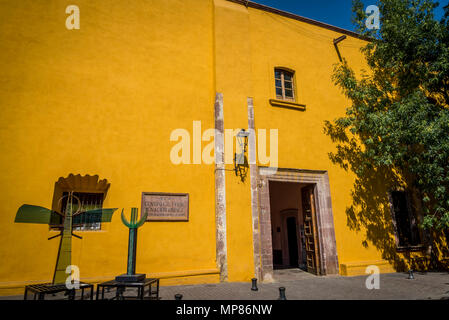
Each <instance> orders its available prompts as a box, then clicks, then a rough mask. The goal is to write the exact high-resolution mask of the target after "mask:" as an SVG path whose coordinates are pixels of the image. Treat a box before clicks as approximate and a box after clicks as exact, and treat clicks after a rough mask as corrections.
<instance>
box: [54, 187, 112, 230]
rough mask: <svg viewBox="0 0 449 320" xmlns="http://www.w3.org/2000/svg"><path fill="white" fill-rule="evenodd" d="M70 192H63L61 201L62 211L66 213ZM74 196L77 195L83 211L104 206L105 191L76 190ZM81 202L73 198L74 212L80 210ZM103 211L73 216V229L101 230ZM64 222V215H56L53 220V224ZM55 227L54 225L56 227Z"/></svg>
mask: <svg viewBox="0 0 449 320" xmlns="http://www.w3.org/2000/svg"><path fill="white" fill-rule="evenodd" d="M67 195H68V192H64V193H63V199H62V201H61V212H62V213H64V214H65V211H66V208H67V199H68V197H67ZM73 195H74V197H77V198H78V199H79V200H80V202H81V212H84V211H87V210H92V209H101V208H102V207H103V200H104V194H103V193H84V192H74V193H73ZM79 206H80V203H78V201H77V199H76V198H74V200H73V209H72V213H75V212H77V211H78V209H79ZM98 221H101V213H99V214H88V215H87V214H81V215H76V216H74V217H73V220H72V224H73V230H77V231H95V230H101V222H98ZM62 223H63V221H62V217H59V216H58V217H56V219H54V220H53V221H52V222H51V225H53V226H55V225H61V224H62ZM54 228H55V227H53V229H54Z"/></svg>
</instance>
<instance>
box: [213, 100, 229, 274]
mask: <svg viewBox="0 0 449 320" xmlns="http://www.w3.org/2000/svg"><path fill="white" fill-rule="evenodd" d="M214 114H215V117H214V118H215V150H214V152H215V229H216V259H217V267H218V268H219V269H220V281H226V280H227V279H228V253H227V245H226V184H225V170H224V169H225V164H224V121H223V94H221V93H217V94H216V95H215V105H214Z"/></svg>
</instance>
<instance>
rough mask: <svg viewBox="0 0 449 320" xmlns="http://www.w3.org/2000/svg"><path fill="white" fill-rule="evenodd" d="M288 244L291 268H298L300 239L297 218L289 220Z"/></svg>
mask: <svg viewBox="0 0 449 320" xmlns="http://www.w3.org/2000/svg"><path fill="white" fill-rule="evenodd" d="M287 240H288V241H287V242H288V253H289V258H290V266H291V267H298V266H299V264H298V238H297V231H296V218H295V217H288V218H287Z"/></svg>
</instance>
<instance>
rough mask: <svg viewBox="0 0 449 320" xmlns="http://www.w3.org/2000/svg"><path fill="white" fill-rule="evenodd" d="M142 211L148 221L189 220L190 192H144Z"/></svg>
mask: <svg viewBox="0 0 449 320" xmlns="http://www.w3.org/2000/svg"><path fill="white" fill-rule="evenodd" d="M141 212H142V214H143V213H144V212H147V214H148V217H147V221H189V194H188V193H162V192H143V193H142V210H141Z"/></svg>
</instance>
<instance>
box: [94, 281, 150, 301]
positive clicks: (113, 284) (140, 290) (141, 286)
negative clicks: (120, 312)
mask: <svg viewBox="0 0 449 320" xmlns="http://www.w3.org/2000/svg"><path fill="white" fill-rule="evenodd" d="M153 285H155V286H156V287H155V290H153ZM145 287H148V297H146V299H149V300H159V279H156V278H146V279H144V280H142V281H138V282H121V281H116V280H111V281H107V282H103V283H99V284H98V285H97V294H96V296H97V297H96V299H97V300H100V297H99V295H100V290H101V300H103V299H104V289H105V288H108V289H110V288H115V289H116V293H115V297H114V298H112V299H117V300H125V297H124V296H123V293H124V292H125V290H126V288H137V297H136V298H137V299H140V300H144V299H145V296H144V295H145Z"/></svg>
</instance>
